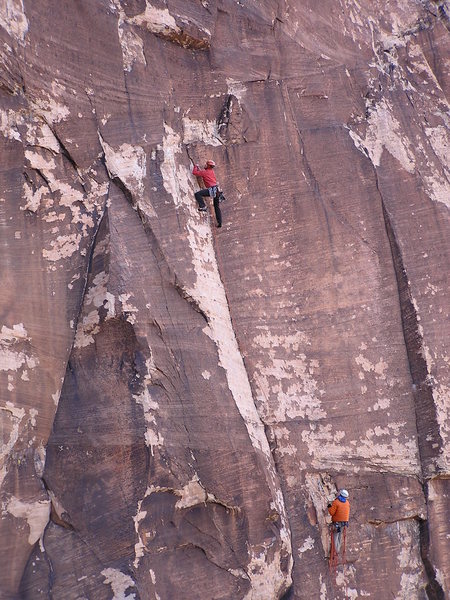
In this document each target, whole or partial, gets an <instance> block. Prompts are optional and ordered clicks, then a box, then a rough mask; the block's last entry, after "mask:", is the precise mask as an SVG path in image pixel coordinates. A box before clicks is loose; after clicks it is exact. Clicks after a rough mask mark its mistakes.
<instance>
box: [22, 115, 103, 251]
mask: <svg viewBox="0 0 450 600" xmlns="http://www.w3.org/2000/svg"><path fill="white" fill-rule="evenodd" d="M49 131H50V129H49V128H46V127H45V126H42V127H39V128H38V127H37V126H32V127H31V126H30V127H29V128H28V133H27V136H28V135H29V136H30V138H31V139H33V138H34V139H36V141H37V142H40V141H42V142H43V143H44V144H46V148H47V150H42V149H32V150H26V151H25V158H26V159H27V161H28V163H29V165H30V167H31V168H32V169H36V170H39V171H40V172H41V173H42V174H43V175H44V176H45V178H46V180H47V182H48V186H47V185H46V186H41V187H39V188H38V189H37V190H36V191H34V190H32V188H31V186H30V185H29V184H28V183H27V182H25V183H24V197H25V200H26V204H25V205H24V206H23V207H22V209H23V210H31V211H33V212H36V211H37V210H38V208H39V206H40V204H41V202H42V200H43V199H46V198H49V195H48V192H49V189H50V190H51V192H52V193H53V194H58V197H59V200H58V201H57V206H58V208H61V207H66V208H69V209H70V211H71V213H72V220H71V222H72V223H73V224H74V225H79V224H80V225H81V233H78V231H77V232H74V233H72V234H67V235H61V236H58V237H57V238H56V239H55V240H52V241H51V242H50V246H51V249H46V248H44V249H43V250H42V255H43V256H44V258H46V259H47V260H49V261H51V262H56V261H58V260H61V259H63V258H68V257H70V256H72V254H74V253H75V252H76V251H77V250H78V249H79V247H80V241H81V239H82V237H86V236H88V235H89V233H90V231H91V229H92V228H93V227H94V225H95V223H94V218H93V215H92V213H93V212H94V211H95V210H99V209H100V207H101V203H102V199H103V197H104V196H105V194H106V192H107V190H108V184H106V183H105V184H98V183H97V182H96V181H95V180H92V181H91V191H90V193H89V194H85V193H84V192H82V191H81V190H80V189H76V188H75V187H73V186H72V185H70V184H69V183H67V182H66V181H61V180H60V179H58V169H57V165H56V162H55V160H56V159H55V157H54V153H55V149H56V145H55V143H56V142H57V140H56V138H52V137H51V135H50V133H51V131H50V133H49ZM38 145H39V146H40V145H41V144H40V143H39V144H38ZM58 148H59V144H58ZM49 150H50V152H51V154H50V152H49ZM52 202H53V200H52ZM81 207H83V210H82V208H81ZM65 216H66V215H65V213H64V212H60V213H56V212H55V211H53V212H52V213H51V214H49V215H47V216H46V217H45V219H44V220H46V221H47V222H52V221H57V220H64V219H65ZM77 229H79V228H77Z"/></svg>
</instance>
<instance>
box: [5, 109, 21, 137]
mask: <svg viewBox="0 0 450 600" xmlns="http://www.w3.org/2000/svg"><path fill="white" fill-rule="evenodd" d="M23 122H24V119H23V117H22V116H21V115H20V114H19V113H16V112H15V111H13V110H3V109H0V131H1V132H2V134H3V136H4V137H6V138H8V139H9V140H16V141H19V142H20V141H21V140H22V138H21V136H20V132H19V129H18V127H19V125H22V124H23Z"/></svg>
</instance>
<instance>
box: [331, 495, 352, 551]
mask: <svg viewBox="0 0 450 600" xmlns="http://www.w3.org/2000/svg"><path fill="white" fill-rule="evenodd" d="M328 512H329V513H330V515H331V520H332V522H333V537H334V547H335V548H336V552H337V553H339V550H340V549H341V543H342V532H343V531H344V527H347V526H348V519H349V517H350V502H349V501H348V492H347V490H341V491H340V492H339V495H338V497H337V498H336V499H335V500H333V502H332V504H328Z"/></svg>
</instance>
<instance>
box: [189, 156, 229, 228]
mask: <svg viewBox="0 0 450 600" xmlns="http://www.w3.org/2000/svg"><path fill="white" fill-rule="evenodd" d="M215 166H216V163H215V162H214V161H213V160H207V161H206V165H205V168H204V169H200V167H199V166H198V165H194V169H193V171H192V174H193V175H195V176H196V177H201V178H202V179H203V183H204V184H205V189H203V190H199V191H198V192H195V199H196V200H197V204H198V210H199V211H201V212H206V210H207V209H206V204H205V201H204V200H203V198H204V197H205V196H209V197H211V198H214V212H215V214H216V219H217V227H222V213H221V210H220V207H219V194H218V191H219V187H218V183H217V179H216V174H215V173H214V167H215Z"/></svg>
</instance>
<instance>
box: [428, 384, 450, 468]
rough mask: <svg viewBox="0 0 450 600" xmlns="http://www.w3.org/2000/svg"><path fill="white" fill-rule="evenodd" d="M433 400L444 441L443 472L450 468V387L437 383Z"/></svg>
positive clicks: (440, 458)
mask: <svg viewBox="0 0 450 600" xmlns="http://www.w3.org/2000/svg"><path fill="white" fill-rule="evenodd" d="M432 394H433V400H434V404H435V407H436V420H437V422H438V424H439V433H440V435H441V439H442V448H441V452H440V456H439V458H438V465H439V466H440V468H441V469H442V471H443V472H448V470H449V468H450V387H449V386H447V385H445V384H444V383H438V382H435V383H434V385H433V387H432Z"/></svg>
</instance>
